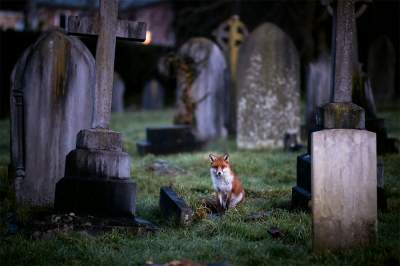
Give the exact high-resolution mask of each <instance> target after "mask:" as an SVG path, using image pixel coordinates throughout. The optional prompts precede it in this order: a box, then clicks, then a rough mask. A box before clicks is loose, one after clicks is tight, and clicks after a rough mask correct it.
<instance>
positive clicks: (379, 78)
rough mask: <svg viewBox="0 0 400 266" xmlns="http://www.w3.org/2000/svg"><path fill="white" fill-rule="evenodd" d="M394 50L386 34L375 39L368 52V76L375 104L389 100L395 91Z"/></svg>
mask: <svg viewBox="0 0 400 266" xmlns="http://www.w3.org/2000/svg"><path fill="white" fill-rule="evenodd" d="M396 58H398V57H396V51H395V49H394V46H393V44H392V42H391V41H390V39H389V38H388V37H387V36H381V37H379V38H378V39H376V40H375V41H374V42H373V43H372V44H371V47H370V48H369V52H368V76H369V78H370V80H371V87H372V90H373V93H374V98H375V100H376V103H377V105H384V104H385V103H388V102H391V101H392V100H393V96H394V93H395V89H394V88H395V71H396Z"/></svg>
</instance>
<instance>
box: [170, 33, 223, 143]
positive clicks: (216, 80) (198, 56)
mask: <svg viewBox="0 0 400 266" xmlns="http://www.w3.org/2000/svg"><path fill="white" fill-rule="evenodd" d="M178 56H180V57H182V58H189V59H190V60H191V61H192V62H193V66H194V68H195V69H194V77H193V78H194V80H193V81H192V84H191V91H192V97H193V101H194V104H195V115H194V117H195V122H194V125H195V126H194V127H195V128H194V131H195V133H196V135H197V137H198V138H199V139H200V140H210V139H214V138H218V137H224V136H226V135H227V130H226V127H225V125H224V121H225V120H226V116H227V106H228V104H227V97H225V96H224V91H225V87H226V86H227V83H226V80H225V78H224V77H225V75H226V71H227V65H226V61H225V57H224V54H223V53H222V51H221V50H220V49H219V48H218V46H217V45H216V44H214V43H213V42H212V41H210V40H208V39H206V38H192V39H190V40H189V41H188V42H186V43H185V44H184V45H183V46H182V47H181V48H180V49H179V53H178ZM179 74H181V75H179ZM177 82H178V106H179V105H180V104H181V103H180V101H181V97H180V93H181V92H182V91H183V89H184V87H185V86H186V83H187V82H188V77H187V76H186V73H182V72H178V77H177Z"/></svg>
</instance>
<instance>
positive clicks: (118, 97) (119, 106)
mask: <svg viewBox="0 0 400 266" xmlns="http://www.w3.org/2000/svg"><path fill="white" fill-rule="evenodd" d="M124 93H125V83H124V81H123V80H122V78H121V76H120V75H119V74H118V73H117V72H114V81H113V92H112V103H111V111H113V112H123V111H124Z"/></svg>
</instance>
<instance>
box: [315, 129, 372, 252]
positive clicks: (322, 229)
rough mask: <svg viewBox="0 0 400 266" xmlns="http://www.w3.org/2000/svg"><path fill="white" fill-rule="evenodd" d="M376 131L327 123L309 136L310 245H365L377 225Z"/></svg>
mask: <svg viewBox="0 0 400 266" xmlns="http://www.w3.org/2000/svg"><path fill="white" fill-rule="evenodd" d="M375 138H376V135H375V133H372V132H369V131H366V130H356V129H332V130H322V131H318V132H314V133H313V136H312V143H313V145H312V151H311V152H312V191H313V195H312V208H313V211H312V213H313V248H314V250H316V251H323V250H326V249H328V250H336V249H343V248H349V247H354V246H359V245H360V246H364V245H368V244H370V243H373V242H374V241H375V234H376V230H377V191H376V188H377V179H376V176H377V173H376V165H377V161H376V144H375V143H376V140H375Z"/></svg>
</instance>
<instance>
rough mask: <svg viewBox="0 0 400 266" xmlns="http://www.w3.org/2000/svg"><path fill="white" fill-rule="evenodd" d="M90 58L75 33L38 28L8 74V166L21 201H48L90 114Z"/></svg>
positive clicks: (40, 203) (38, 203) (92, 76)
mask: <svg viewBox="0 0 400 266" xmlns="http://www.w3.org/2000/svg"><path fill="white" fill-rule="evenodd" d="M94 80H95V62H94V58H93V56H92V54H91V53H90V51H89V50H88V49H87V48H86V46H85V45H84V44H83V43H82V42H81V41H79V39H77V38H75V37H69V36H66V35H65V34H64V33H63V32H61V31H58V30H55V31H50V32H46V33H44V34H42V35H41V36H40V37H39V39H38V40H37V41H36V42H35V43H34V44H33V45H31V46H30V47H29V48H28V49H27V50H26V51H25V52H24V54H23V55H22V57H21V58H20V59H19V60H18V62H17V64H16V66H15V67H14V70H13V73H12V77H11V82H12V86H11V99H10V100H11V154H12V156H11V166H12V167H11V169H12V172H11V173H10V174H11V175H12V176H15V177H16V181H15V189H16V194H17V199H18V201H19V202H21V203H25V204H30V205H34V206H44V205H52V204H53V202H54V193H55V185H56V182H57V181H58V180H59V179H61V178H62V177H63V176H64V171H65V157H66V155H67V154H68V153H69V152H70V151H71V150H73V149H74V148H75V143H76V135H77V133H78V132H79V131H80V130H81V129H83V128H89V127H90V125H91V122H92V115H93V93H94Z"/></svg>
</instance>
